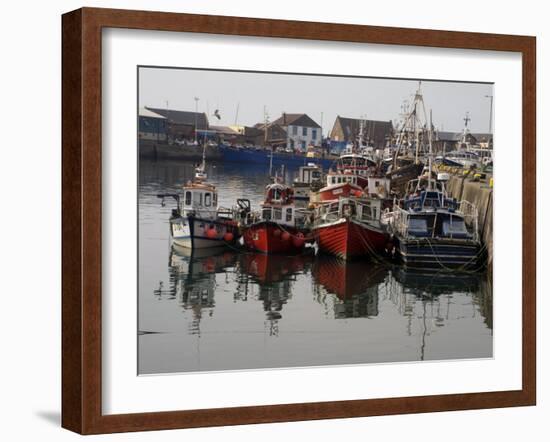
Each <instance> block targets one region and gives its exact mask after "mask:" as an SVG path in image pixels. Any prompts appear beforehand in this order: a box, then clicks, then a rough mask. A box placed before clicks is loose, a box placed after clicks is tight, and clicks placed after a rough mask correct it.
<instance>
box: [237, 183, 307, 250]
mask: <svg viewBox="0 0 550 442" xmlns="http://www.w3.org/2000/svg"><path fill="white" fill-rule="evenodd" d="M305 222H306V216H305V212H304V211H302V210H301V209H299V208H298V207H297V206H296V204H295V201H294V191H293V189H292V188H291V187H290V186H287V185H286V184H285V183H284V182H283V180H282V179H281V178H279V177H277V176H275V178H274V182H273V183H271V184H269V185H268V186H267V187H266V191H265V200H264V202H263V204H262V205H261V211H260V212H259V213H248V214H247V216H246V218H245V221H244V223H241V224H242V230H243V241H244V245H245V247H246V248H248V249H250V250H254V251H257V252H262V253H268V254H271V253H282V254H297V253H300V252H301V251H302V250H303V248H304V246H305V243H306V238H305V234H304V232H305Z"/></svg>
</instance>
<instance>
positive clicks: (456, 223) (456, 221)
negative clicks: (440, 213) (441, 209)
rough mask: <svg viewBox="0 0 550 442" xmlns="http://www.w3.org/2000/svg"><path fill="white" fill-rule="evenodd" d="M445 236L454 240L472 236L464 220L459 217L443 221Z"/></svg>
mask: <svg viewBox="0 0 550 442" xmlns="http://www.w3.org/2000/svg"><path fill="white" fill-rule="evenodd" d="M442 230H443V236H450V237H452V238H470V237H471V235H470V233H469V232H468V229H466V224H465V223H464V220H463V219H461V218H457V217H451V218H450V219H447V220H445V221H443V227H442Z"/></svg>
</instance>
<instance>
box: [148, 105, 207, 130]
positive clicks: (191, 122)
mask: <svg viewBox="0 0 550 442" xmlns="http://www.w3.org/2000/svg"><path fill="white" fill-rule="evenodd" d="M146 109H147V110H150V111H152V112H154V113H156V114H160V115H162V116H163V117H165V118H166V119H167V120H168V121H170V123H175V124H185V125H188V126H195V116H196V122H197V127H198V128H200V129H206V128H208V118H207V117H206V114H205V113H204V112H188V111H180V110H173V109H161V108H155V107H148V106H147V107H146Z"/></svg>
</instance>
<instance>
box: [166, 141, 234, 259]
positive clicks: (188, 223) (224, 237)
mask: <svg viewBox="0 0 550 442" xmlns="http://www.w3.org/2000/svg"><path fill="white" fill-rule="evenodd" d="M206 180H207V174H206V168H205V160H204V151H203V160H202V163H201V165H200V166H198V167H197V168H196V169H195V177H194V179H193V180H192V181H189V182H188V183H187V184H186V185H185V186H183V195H180V194H159V195H157V196H158V197H159V198H162V199H163V201H164V199H165V198H167V197H170V198H173V199H175V200H176V203H177V208H176V209H173V210H172V216H171V217H170V238H171V239H172V242H173V243H174V244H176V245H178V246H181V247H187V248H190V249H204V248H211V247H223V246H226V245H234V244H236V242H237V241H238V239H239V238H240V233H239V228H238V223H237V221H235V220H234V219H233V211H232V210H231V209H226V208H223V207H219V206H218V192H217V189H216V187H215V186H214V185H212V184H210V183H207V182H206ZM182 197H183V198H182Z"/></svg>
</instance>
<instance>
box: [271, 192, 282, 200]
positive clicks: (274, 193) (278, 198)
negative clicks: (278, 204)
mask: <svg viewBox="0 0 550 442" xmlns="http://www.w3.org/2000/svg"><path fill="white" fill-rule="evenodd" d="M281 196H282V192H281V189H273V199H274V200H280V199H281Z"/></svg>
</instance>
